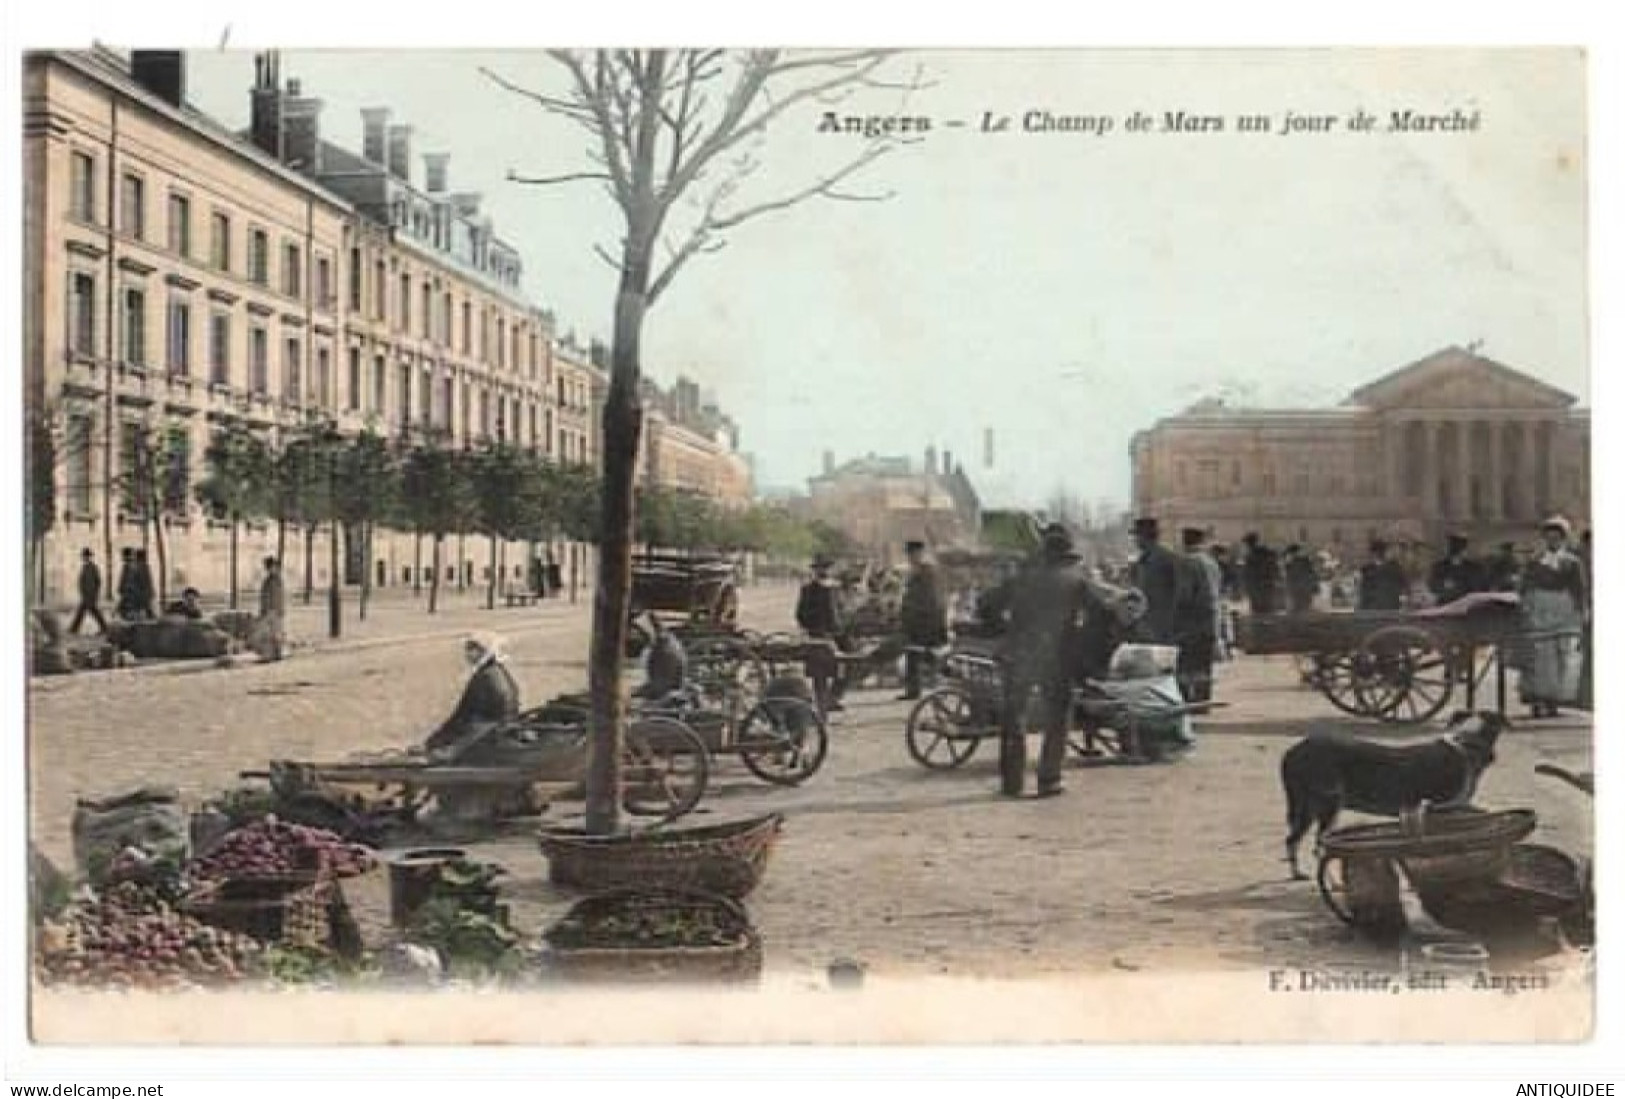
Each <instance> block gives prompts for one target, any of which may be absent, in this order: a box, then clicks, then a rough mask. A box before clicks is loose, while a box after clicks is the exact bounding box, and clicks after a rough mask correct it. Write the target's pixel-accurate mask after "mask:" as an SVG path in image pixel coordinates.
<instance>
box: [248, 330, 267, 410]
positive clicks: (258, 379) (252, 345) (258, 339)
mask: <svg viewBox="0 0 1625 1099" xmlns="http://www.w3.org/2000/svg"><path fill="white" fill-rule="evenodd" d="M248 384H249V388H250V389H251V390H252V391H253V392H254V393H255V394H257V395H258V396H261V397H264V396H268V395H269V394H270V391H271V344H270V340H269V338H268V337H267V336H266V334H265V329H263V328H260V327H257V326H256V327H254V328H250V329H249V330H248Z"/></svg>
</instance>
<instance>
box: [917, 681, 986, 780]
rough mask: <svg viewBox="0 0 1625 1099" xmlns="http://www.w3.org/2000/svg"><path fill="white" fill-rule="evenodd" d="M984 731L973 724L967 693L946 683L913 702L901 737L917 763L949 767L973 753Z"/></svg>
mask: <svg viewBox="0 0 1625 1099" xmlns="http://www.w3.org/2000/svg"><path fill="white" fill-rule="evenodd" d="M984 732H985V730H983V729H981V728H979V727H978V725H977V721H976V708H975V703H974V702H973V701H972V700H971V696H970V694H969V693H968V692H967V691H966V690H965V689H964V688H963V687H959V686H955V685H953V684H949V685H948V686H945V687H938V688H937V689H936V690H934V691H932V692H931V693H930V694H928V695H926V696H925V697H924V698H922V699H920V701H918V702H916V703H915V704H914V709H913V710H911V711H910V712H909V715H908V726H907V728H906V730H905V732H904V734H903V740H904V743H906V744H907V745H908V754H909V755H911V756H913V757H914V761H915V762H916V763H918V764H920V766H922V767H929V768H931V769H932V770H933V771H951V770H953V769H954V768H955V767H958V766H959V765H960V764H961V763H964V762H965V761H966V760H967V759H969V758H970V757H971V756H973V755H975V754H976V746H977V745H978V744H979V743H981V737H982V736H983V735H984Z"/></svg>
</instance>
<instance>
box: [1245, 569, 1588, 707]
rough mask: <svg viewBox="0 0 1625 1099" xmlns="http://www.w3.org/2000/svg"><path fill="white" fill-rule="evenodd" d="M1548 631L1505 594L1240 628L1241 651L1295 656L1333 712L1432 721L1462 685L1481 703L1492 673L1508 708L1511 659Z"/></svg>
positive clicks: (1499, 700) (1270, 618)
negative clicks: (1534, 627)
mask: <svg viewBox="0 0 1625 1099" xmlns="http://www.w3.org/2000/svg"><path fill="white" fill-rule="evenodd" d="M1553 636H1556V635H1548V634H1538V635H1537V634H1533V633H1529V632H1527V631H1524V630H1522V629H1521V628H1520V624H1519V616H1518V597H1517V596H1516V595H1513V594H1510V593H1501V592H1495V593H1485V594H1480V595H1469V596H1466V597H1465V598H1462V599H1458V600H1456V601H1455V602H1453V603H1448V604H1445V605H1444V606H1440V607H1433V608H1430V609H1428V610H1422V611H1410V612H1405V611H1354V612H1346V613H1345V612H1335V611H1332V612H1313V611H1312V612H1308V613H1304V614H1280V615H1253V616H1249V617H1244V618H1242V619H1241V622H1240V627H1239V631H1238V640H1239V642H1240V647H1241V648H1242V650H1243V651H1245V652H1247V653H1251V654H1256V655H1282V654H1290V655H1293V656H1297V657H1300V658H1301V660H1302V668H1303V672H1304V678H1305V680H1306V681H1307V682H1308V683H1309V684H1310V685H1311V686H1313V687H1315V688H1316V689H1318V690H1319V691H1320V692H1321V693H1322V694H1324V695H1325V696H1326V698H1327V700H1328V701H1329V702H1331V704H1332V705H1334V706H1336V707H1337V708H1338V709H1340V710H1342V711H1344V712H1345V713H1349V714H1353V715H1355V716H1356V717H1368V718H1375V719H1376V720H1378V721H1384V722H1391V723H1395V724H1419V723H1421V722H1425V721H1428V720H1430V719H1431V718H1433V717H1434V716H1435V715H1437V714H1438V713H1439V712H1440V711H1441V710H1443V709H1444V708H1445V707H1446V706H1448V705H1449V704H1450V702H1451V700H1452V699H1453V698H1454V697H1455V695H1456V691H1457V690H1458V688H1459V689H1460V690H1462V691H1463V692H1464V695H1465V699H1464V702H1465V708H1466V709H1469V710H1471V709H1475V708H1477V706H1478V699H1479V692H1480V690H1481V689H1482V688H1483V687H1485V685H1486V682H1487V681H1488V680H1489V679H1490V678H1491V676H1492V675H1493V677H1494V687H1495V707H1496V710H1497V712H1499V713H1501V714H1505V713H1506V699H1507V675H1506V669H1507V663H1508V661H1509V658H1510V659H1514V660H1515V658H1516V652H1517V648H1518V646H1519V645H1524V644H1534V643H1538V642H1540V641H1542V640H1549V639H1550V638H1551V637H1553Z"/></svg>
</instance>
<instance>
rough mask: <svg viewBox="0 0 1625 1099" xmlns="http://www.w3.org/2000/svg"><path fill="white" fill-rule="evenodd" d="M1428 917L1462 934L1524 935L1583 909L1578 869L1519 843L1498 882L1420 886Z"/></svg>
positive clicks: (1550, 851) (1550, 852) (1552, 851)
mask: <svg viewBox="0 0 1625 1099" xmlns="http://www.w3.org/2000/svg"><path fill="white" fill-rule="evenodd" d="M1417 894H1418V895H1419V896H1420V898H1421V900H1422V906H1423V907H1424V908H1425V909H1427V912H1428V915H1430V916H1432V917H1433V918H1434V919H1435V920H1437V921H1438V922H1440V923H1442V924H1444V925H1445V926H1446V927H1452V928H1457V929H1459V930H1464V931H1478V932H1485V931H1493V930H1503V931H1505V930H1520V929H1526V928H1530V927H1532V926H1533V925H1534V924H1535V923H1536V921H1538V920H1539V919H1541V918H1542V917H1553V916H1562V915H1565V914H1567V913H1570V912H1574V911H1576V910H1578V909H1580V908H1581V907H1583V905H1584V904H1585V900H1586V897H1585V886H1584V883H1583V882H1582V881H1581V877H1580V868H1579V867H1578V866H1577V865H1576V864H1575V862H1574V860H1573V859H1571V858H1569V857H1568V856H1567V855H1566V854H1564V853H1563V852H1562V851H1559V850H1557V849H1556V848H1553V847H1545V846H1542V845H1540V844H1534V843H1521V844H1518V845H1517V846H1515V847H1513V848H1512V849H1511V850H1510V851H1509V852H1508V860H1507V865H1506V867H1505V868H1504V869H1502V870H1501V871H1500V873H1499V874H1498V875H1496V876H1494V877H1491V878H1488V879H1483V880H1475V881H1446V882H1436V881H1428V882H1423V883H1419V884H1418V885H1417Z"/></svg>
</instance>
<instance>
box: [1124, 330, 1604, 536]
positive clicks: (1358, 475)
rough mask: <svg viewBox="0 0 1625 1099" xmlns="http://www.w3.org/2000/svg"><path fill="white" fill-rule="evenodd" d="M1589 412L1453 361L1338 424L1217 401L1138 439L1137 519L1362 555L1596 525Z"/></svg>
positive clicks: (1347, 412) (1367, 398)
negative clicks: (1557, 519)
mask: <svg viewBox="0 0 1625 1099" xmlns="http://www.w3.org/2000/svg"><path fill="white" fill-rule="evenodd" d="M1576 403H1577V401H1576V398H1575V397H1574V396H1573V395H1572V394H1569V393H1565V392H1563V391H1562V390H1560V389H1557V388H1555V387H1553V386H1551V385H1548V384H1546V383H1545V382H1542V381H1540V380H1538V379H1536V378H1532V377H1530V376H1529V375H1527V374H1524V373H1521V372H1520V371H1517V370H1514V369H1513V368H1511V367H1509V366H1505V365H1503V364H1501V363H1498V362H1495V361H1493V360H1491V359H1489V358H1486V357H1484V356H1482V355H1479V354H1475V353H1473V352H1471V351H1468V350H1464V349H1462V348H1460V347H1447V348H1445V349H1443V350H1441V351H1438V352H1435V353H1434V354H1432V355H1429V356H1427V357H1426V358H1423V359H1420V360H1418V361H1417V362H1414V363H1411V364H1409V365H1407V366H1403V367H1401V368H1399V369H1398V370H1395V371H1393V372H1391V373H1389V374H1386V375H1384V376H1382V377H1380V378H1378V379H1377V380H1376V381H1373V382H1371V383H1370V384H1368V385H1365V386H1362V387H1360V388H1359V389H1357V390H1355V391H1354V392H1353V393H1351V394H1349V396H1348V397H1347V398H1346V399H1345V400H1344V401H1343V402H1342V404H1341V405H1339V406H1338V407H1336V408H1331V409H1304V410H1298V409H1291V410H1287V409H1241V408H1232V407H1229V406H1226V405H1225V404H1223V403H1222V402H1219V401H1213V400H1209V401H1203V402H1200V403H1198V404H1197V405H1194V406H1192V407H1191V408H1189V409H1187V410H1185V411H1184V412H1182V413H1180V414H1178V415H1175V416H1170V417H1167V418H1165V419H1162V420H1159V421H1158V422H1157V423H1156V424H1155V425H1153V426H1152V427H1151V428H1149V429H1148V430H1145V431H1142V432H1139V433H1138V434H1137V435H1135V437H1134V440H1133V442H1132V443H1131V444H1130V452H1131V456H1132V459H1133V470H1134V473H1133V476H1134V505H1135V508H1136V511H1137V513H1139V514H1143V515H1152V516H1156V517H1158V518H1159V519H1161V520H1163V525H1164V527H1200V528H1203V529H1205V530H1207V531H1208V532H1209V534H1210V536H1211V537H1212V538H1213V539H1214V540H1215V541H1219V542H1235V541H1237V540H1239V539H1240V538H1241V536H1242V535H1243V534H1245V533H1247V532H1248V531H1257V532H1258V533H1259V534H1260V535H1261V536H1262V537H1263V538H1264V539H1265V540H1266V541H1269V542H1272V543H1275V544H1280V543H1285V542H1301V543H1304V544H1306V545H1312V546H1316V547H1324V548H1330V549H1332V550H1333V551H1334V552H1338V553H1340V555H1342V556H1345V557H1346V556H1349V555H1351V554H1352V555H1357V554H1359V553H1362V552H1363V550H1364V545H1365V543H1366V542H1367V541H1368V540H1369V539H1370V538H1372V537H1377V536H1381V537H1385V538H1388V539H1390V540H1394V541H1399V542H1426V543H1438V542H1442V541H1443V538H1444V536H1445V535H1446V534H1447V533H1450V532H1455V531H1459V532H1461V533H1464V534H1466V535H1467V536H1468V537H1470V538H1472V539H1473V540H1474V542H1475V543H1478V544H1480V545H1483V544H1487V543H1493V542H1501V541H1519V542H1527V541H1528V540H1530V539H1531V538H1532V537H1533V536H1534V533H1535V529H1536V527H1538V525H1539V523H1540V522H1541V520H1543V519H1545V518H1546V517H1547V516H1549V515H1553V514H1562V515H1564V516H1566V517H1567V518H1568V519H1569V520H1570V521H1571V522H1572V523H1573V524H1574V525H1575V530H1576V532H1578V531H1579V530H1581V529H1583V528H1584V527H1586V526H1588V525H1589V523H1590V516H1591V475H1590V469H1591V420H1590V413H1589V411H1588V410H1587V409H1584V408H1577V407H1576Z"/></svg>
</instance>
